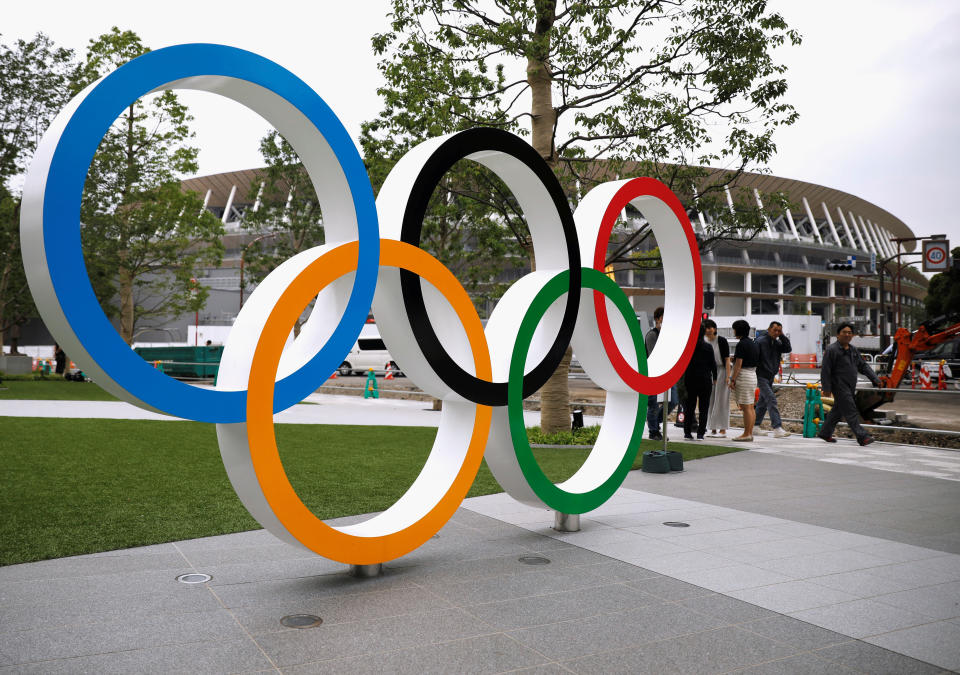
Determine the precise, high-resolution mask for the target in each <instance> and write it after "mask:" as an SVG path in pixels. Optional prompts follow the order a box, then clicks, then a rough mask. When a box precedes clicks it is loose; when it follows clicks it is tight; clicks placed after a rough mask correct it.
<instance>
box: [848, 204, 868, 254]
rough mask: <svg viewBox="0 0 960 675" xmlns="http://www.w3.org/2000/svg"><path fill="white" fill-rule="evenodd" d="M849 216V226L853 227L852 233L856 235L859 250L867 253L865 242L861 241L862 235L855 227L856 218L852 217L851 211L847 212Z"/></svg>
mask: <svg viewBox="0 0 960 675" xmlns="http://www.w3.org/2000/svg"><path fill="white" fill-rule="evenodd" d="M847 213H848V214H850V225H851V226H853V231H854V232H856V233H857V239H859V240H860V250H861V251H869V250H870V249H869V248H867V242H866V241H864V239H863V233H861V232H860V228H859V227H857V217H856V216H854V215H853V211H847Z"/></svg>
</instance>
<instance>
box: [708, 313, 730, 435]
mask: <svg viewBox="0 0 960 675" xmlns="http://www.w3.org/2000/svg"><path fill="white" fill-rule="evenodd" d="M703 327H704V329H705V333H704V338H703V339H704V341H705V342H706V343H707V344H708V345H710V346H711V347H713V360H714V362H715V363H716V364H717V380H716V383H715V384H714V386H713V392H711V394H710V415H709V416H708V417H707V428H708V429H710V436H713V437H716V436H717V435H718V434H717V431H718V430H719V432H720V433H719V436H721V437H726V435H727V427H729V426H730V389H729V387H727V383H728V382H729V381H730V344H729V343H728V342H727V339H726V338H725V337H723V336H722V335H717V324H716V322H715V321H714V320H713V319H707V320H706V321H704V322H703Z"/></svg>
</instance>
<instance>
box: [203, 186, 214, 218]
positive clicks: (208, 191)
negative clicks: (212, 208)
mask: <svg viewBox="0 0 960 675" xmlns="http://www.w3.org/2000/svg"><path fill="white" fill-rule="evenodd" d="M212 194H213V190H207V194H205V195H204V196H203V207H202V208H201V209H200V213H203V212H204V211H206V210H207V204H209V203H210V195H212Z"/></svg>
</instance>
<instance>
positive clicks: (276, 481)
mask: <svg viewBox="0 0 960 675" xmlns="http://www.w3.org/2000/svg"><path fill="white" fill-rule="evenodd" d="M357 251H358V245H357V242H351V243H348V244H343V245H342V246H339V247H337V248H335V249H333V250H331V251H328V252H327V253H325V254H323V255H322V256H320V257H319V258H317V259H316V260H315V261H314V262H313V263H311V264H310V265H309V266H308V267H306V268H305V269H304V270H303V271H302V272H301V273H300V274H299V275H297V277H296V278H295V279H294V280H293V282H292V283H291V284H290V286H289V287H288V288H287V289H286V290H285V291H284V292H283V295H281V296H280V299H279V300H278V301H277V304H276V305H275V306H274V308H273V310H272V311H271V312H270V317H269V319H268V320H267V322H266V325H265V326H264V329H263V332H262V333H261V335H260V340H259V341H258V342H257V348H256V351H255V352H254V356H253V362H252V364H251V366H250V380H249V387H248V390H247V440H248V443H249V445H250V457H251V460H252V462H253V468H254V471H255V472H256V475H257V480H258V481H259V483H260V488H261V490H262V491H263V496H264V498H265V499H266V501H267V503H268V504H269V505H270V508H271V509H272V510H273V513H274V515H276V517H277V518H278V519H279V521H280V522H281V523H282V524H283V526H284V527H285V528H286V529H287V531H288V532H290V534H291V535H293V536H294V537H295V538H296V539H297V540H298V541H299V542H300V543H301V544H303V545H304V546H306V547H307V548H309V549H310V550H311V551H314V552H315V553H318V554H320V555H322V556H324V557H326V558H330V559H332V560H337V561H339V562H343V563H347V564H351V565H369V564H374V563H379V562H383V561H386V560H393V559H395V558H399V557H400V556H402V555H404V554H406V553H409V552H410V551H412V550H414V549H415V548H417V547H418V546H420V545H421V544H423V543H424V542H425V541H427V540H428V539H429V538H430V537H432V536H433V535H434V534H435V533H436V532H438V531H439V530H440V528H441V527H443V525H444V524H445V523H446V522H447V521H448V520H449V519H450V517H451V516H452V515H453V513H454V512H455V511H456V510H457V508H458V507H459V506H460V503H461V502H462V501H463V498H464V497H465V496H466V494H467V492H468V491H469V489H470V486H471V484H472V483H473V479H474V477H475V476H476V474H477V471H478V469H479V468H480V462H481V460H482V459H483V452H484V449H485V448H486V445H487V436H488V434H489V432H490V420H491V415H492V409H491V408H490V407H489V406H483V405H477V412H476V415H475V417H474V424H473V433H472V435H471V438H470V443H469V446H468V448H467V452H466V456H465V457H464V460H463V464H462V465H461V467H460V471H459V472H458V473H457V476H456V478H455V480H454V481H453V483H452V484H451V486H450V487H449V488H448V489H447V491H446V492H445V493H444V495H443V496H442V497H441V498H440V501H439V502H438V503H437V504H436V505H435V506H434V507H433V508H432V509H430V511H428V512H427V513H426V514H425V515H424V516H423V517H421V518H420V519H419V520H417V521H416V522H415V523H413V524H412V525H410V526H408V527H406V528H403V529H401V530H398V531H396V532H393V533H390V534H386V535H382V536H379V537H362V536H356V535H352V534H346V533H344V532H342V531H340V530H338V529H336V528H334V527H331V526H329V525H327V524H326V523H324V522H323V521H322V520H320V519H319V518H317V517H316V516H315V515H314V514H313V513H312V512H311V511H310V509H308V508H307V506H306V505H305V504H304V503H303V502H302V501H301V500H300V497H299V496H297V493H296V491H295V490H294V489H293V486H292V485H291V484H290V480H289V478H288V477H287V473H286V471H285V470H284V468H283V463H282V462H281V461H280V452H279V450H278V449H277V439H276V436H275V434H274V428H273V393H274V381H275V380H276V376H277V367H278V364H279V361H280V354H281V352H282V351H283V346H284V343H285V342H286V340H287V336H288V335H289V334H290V330H291V329H292V328H293V325H294V322H295V321H296V319H297V317H299V316H300V314H301V312H302V311H303V308H304V307H306V306H307V304H308V303H309V302H310V300H311V299H313V298H315V297H316V296H317V294H318V293H319V292H320V291H321V290H322V289H323V288H324V287H325V286H327V285H328V284H330V283H331V282H333V281H335V280H336V279H339V278H340V277H341V276H343V275H345V274H347V273H349V272H352V271H353V270H355V269H356V266H357ZM380 265H381V266H384V267H399V268H401V269H405V270H409V271H411V272H413V273H414V274H418V275H419V276H421V277H422V278H424V279H426V280H427V281H428V282H430V283H431V284H432V285H433V286H434V287H435V288H436V289H437V290H438V291H440V293H441V294H443V296H444V297H445V298H446V299H447V301H448V302H449V303H450V304H451V306H452V307H453V309H454V311H456V313H457V316H458V317H459V319H460V321H461V323H462V324H463V327H464V329H465V331H466V334H467V339H468V340H469V342H470V348H471V350H472V351H473V358H474V362H475V364H476V369H477V377H479V378H482V379H486V380H490V379H492V372H491V367H490V351H489V349H488V346H487V340H486V336H485V335H484V332H483V325H482V324H481V323H480V317H479V316H478V315H477V312H476V310H475V309H474V306H473V303H472V302H471V300H470V297H469V296H468V295H467V292H466V291H465V290H464V288H463V286H461V285H460V282H459V281H457V279H456V277H454V276H453V273H452V272H450V270H448V269H447V268H446V267H444V266H443V265H442V264H441V263H440V261H438V260H437V259H436V258H434V257H433V256H431V255H430V254H429V253H427V252H426V251H423V250H421V249H419V248H417V247H415V246H412V245H410V244H405V243H403V242H399V241H394V240H392V239H381V240H380Z"/></svg>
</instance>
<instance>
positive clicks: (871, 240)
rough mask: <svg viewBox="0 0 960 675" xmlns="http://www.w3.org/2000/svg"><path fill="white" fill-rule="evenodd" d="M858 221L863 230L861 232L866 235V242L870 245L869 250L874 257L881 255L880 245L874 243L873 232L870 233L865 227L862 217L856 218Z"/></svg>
mask: <svg viewBox="0 0 960 675" xmlns="http://www.w3.org/2000/svg"><path fill="white" fill-rule="evenodd" d="M857 218H858V219H859V220H860V227H861V228H863V231H864V232H865V233H866V234H867V241H868V242H869V243H870V249H871V250H872V251H873V253H875V254H876V255H882V253H880V244H879V243H878V242H877V241H876V238H875V237H874V236H873V232H871V231H870V228H869V227H867V224H866V223H865V222H863V216H857Z"/></svg>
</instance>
